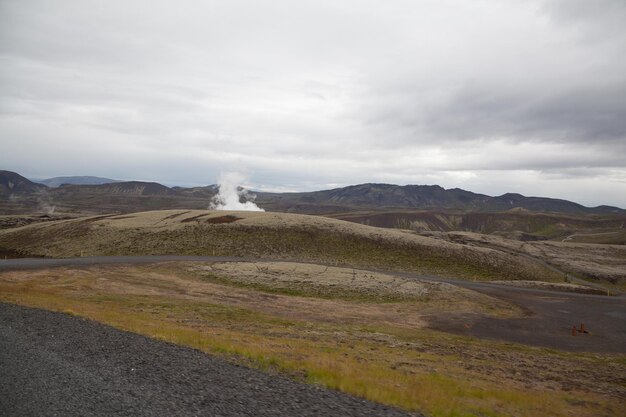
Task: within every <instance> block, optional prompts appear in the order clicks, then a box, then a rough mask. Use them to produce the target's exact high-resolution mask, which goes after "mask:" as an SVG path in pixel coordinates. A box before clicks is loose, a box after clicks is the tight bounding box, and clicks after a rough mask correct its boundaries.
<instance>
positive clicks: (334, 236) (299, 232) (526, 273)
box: [0, 210, 563, 281]
mask: <svg viewBox="0 0 626 417" xmlns="http://www.w3.org/2000/svg"><path fill="white" fill-rule="evenodd" d="M0 250H3V251H5V252H12V253H16V252H17V253H20V254H22V255H27V256H51V257H71V256H80V255H81V254H82V255H85V256H87V255H144V254H146V255H150V254H154V255H157V254H163V255H167V254H176V255H224V256H241V257H252V258H267V259H284V260H288V259H297V260H299V261H316V262H322V263H330V264H339V265H349V266H361V267H374V268H384V269H401V270H411V271H418V272H420V273H424V274H436V275H445V276H452V277H459V278H466V279H531V280H536V279H541V280H547V281H554V280H556V281H562V280H563V277H562V275H560V274H556V273H554V272H553V271H551V270H549V269H547V268H545V267H543V266H541V265H539V264H537V263H536V262H532V261H529V260H528V259H526V258H524V257H521V256H515V255H511V254H509V253H505V252H499V251H497V250H493V249H489V248H479V247H471V246H467V245H461V244H457V243H453V242H446V241H444V240H441V239H433V238H428V237H423V236H419V235H417V234H415V233H411V232H408V231H401V230H392V229H381V228H375V227H370V226H364V225H359V224H354V223H349V222H344V221H340V220H334V219H328V218H323V217H317V216H305V215H296V214H285V213H259V212H216V211H205V210H202V211H200V210H195V211H190V210H174V211H171V210H170V211H152V212H143V213H133V214H128V215H117V216H114V215H109V216H98V217H90V218H81V219H75V220H63V221H51V222H46V223H39V224H32V225H28V226H24V227H20V228H14V229H8V230H4V231H0Z"/></svg>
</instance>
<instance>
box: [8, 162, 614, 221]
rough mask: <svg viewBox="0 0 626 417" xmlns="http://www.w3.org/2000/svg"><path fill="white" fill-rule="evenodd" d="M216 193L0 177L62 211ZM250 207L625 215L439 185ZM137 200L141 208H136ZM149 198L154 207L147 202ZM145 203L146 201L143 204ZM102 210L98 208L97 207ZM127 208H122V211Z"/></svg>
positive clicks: (280, 197) (196, 199) (369, 187)
mask: <svg viewBox="0 0 626 417" xmlns="http://www.w3.org/2000/svg"><path fill="white" fill-rule="evenodd" d="M217 191H218V187H217V186H215V185H207V186H204V187H191V188H184V187H167V186H165V185H162V184H160V183H157V182H146V181H121V182H114V183H104V184H89V185H81V184H64V185H61V186H59V187H56V188H49V187H47V186H45V185H42V184H37V183H34V182H32V181H30V180H28V179H27V178H25V177H23V176H21V175H19V174H17V173H15V172H11V171H0V199H2V200H5V201H6V204H8V203H10V201H9V200H11V199H12V198H13V199H15V198H17V197H20V198H22V200H27V198H28V197H29V196H30V197H32V196H34V195H36V194H38V193H39V194H40V193H42V192H45V193H46V195H47V196H48V197H49V198H50V200H51V201H52V202H54V204H56V205H58V206H60V207H62V206H63V205H64V204H67V205H68V206H69V207H72V208H74V209H76V208H81V207H82V208H88V209H92V210H94V209H96V211H98V210H99V211H102V210H105V209H107V208H109V209H110V210H112V211H130V210H132V209H135V208H141V209H145V208H153V209H169V208H189V209H196V208H206V207H207V206H208V204H209V201H210V199H211V198H212V197H213V196H214V195H215V194H216V193H217ZM253 193H254V194H256V196H257V198H256V200H255V201H256V203H257V204H258V205H259V206H260V207H262V208H264V209H266V210H269V211H284V212H294V213H302V214H328V213H338V212H353V211H358V210H363V209H369V210H386V209H411V210H429V209H438V210H442V209H443V210H452V211H455V210H458V211H464V212H467V211H471V212H504V211H509V210H512V209H520V210H529V211H533V212H556V213H570V214H626V210H624V209H621V208H619V207H614V206H608V205H600V206H597V207H585V206H583V205H581V204H578V203H575V202H572V201H568V200H563V199H555V198H548V197H526V196H523V195H521V194H518V193H505V194H502V195H500V196H495V197H492V196H488V195H486V194H480V193H474V192H471V191H467V190H463V189H460V188H451V189H445V188H443V187H441V186H439V185H417V184H410V185H396V184H384V183H364V184H356V185H350V186H346V187H339V188H334V189H329V190H320V191H310V192H290V193H269V192H258V191H253ZM138 198H140V199H141V204H139V205H137V204H136V203H137V201H139V200H137V199H138ZM150 198H152V199H154V201H148V200H149V199H150ZM146 199H147V200H146ZM100 200H102V201H105V202H106V203H107V204H108V203H110V204H112V205H110V206H106V205H103V206H102V207H100V206H99V205H98V204H99V201H100ZM126 205H127V206H126ZM0 210H1V208H0Z"/></svg>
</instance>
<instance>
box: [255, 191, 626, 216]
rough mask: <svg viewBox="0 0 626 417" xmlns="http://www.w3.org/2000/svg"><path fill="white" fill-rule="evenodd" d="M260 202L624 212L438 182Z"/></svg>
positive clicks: (346, 207)
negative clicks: (492, 193)
mask: <svg viewBox="0 0 626 417" xmlns="http://www.w3.org/2000/svg"><path fill="white" fill-rule="evenodd" d="M256 202H257V203H258V204H259V206H261V207H264V208H266V209H270V210H273V211H289V212H298V213H309V214H313V213H315V214H324V213H336V212H339V211H355V210H362V209H398V208H401V209H409V208H410V209H420V210H422V209H438V210H441V209H447V210H461V211H495V212H501V211H507V210H511V209H514V208H518V209H525V210H531V211H537V212H558V213H572V214H573V213H578V214H586V213H593V214H624V213H626V211H625V210H622V209H620V208H618V207H611V206H599V207H595V208H590V207H585V206H582V205H580V204H577V203H573V202H571V201H566V200H559V199H553V198H544V197H525V196H523V195H521V194H511V193H508V194H504V195H501V196H498V197H490V196H488V195H485V194H477V193H473V192H470V191H465V190H461V189H459V188H453V189H448V190H446V189H444V188H442V187H440V186H438V185H392V184H360V185H352V186H348V187H343V188H336V189H332V190H324V191H313V192H305V193H257V200H256Z"/></svg>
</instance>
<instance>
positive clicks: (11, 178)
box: [0, 171, 48, 198]
mask: <svg viewBox="0 0 626 417" xmlns="http://www.w3.org/2000/svg"><path fill="white" fill-rule="evenodd" d="M47 188H48V187H46V186H45V185H42V184H37V183H34V182H32V181H31V180H29V179H28V178H25V177H22V176H21V175H20V174H18V173H16V172H12V171H0V198H8V197H9V196H11V195H12V194H18V195H27V194H32V193H38V192H40V191H42V190H46V189H47Z"/></svg>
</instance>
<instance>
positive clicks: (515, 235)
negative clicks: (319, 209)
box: [327, 209, 626, 244]
mask: <svg viewBox="0 0 626 417" xmlns="http://www.w3.org/2000/svg"><path fill="white" fill-rule="evenodd" d="M327 216H329V217H333V218H336V219H341V220H346V221H350V222H354V223H361V224H367V225H370V226H376V227H386V228H400V229H408V230H414V231H416V232H432V231H439V232H449V231H455V230H458V231H470V232H478V233H486V234H499V235H501V236H504V237H507V238H511V239H516V240H522V241H534V240H547V239H555V240H564V239H567V240H571V241H579V242H585V241H589V242H591V243H612V244H625V243H626V240H625V239H624V232H625V231H626V229H624V225H625V224H626V214H622V215H619V214H613V215H599V214H586V215H581V214H567V213H536V212H532V211H529V210H524V209H513V210H508V211H504V212H467V213H466V212H446V211H438V210H393V209H389V210H371V211H354V212H347V213H338V214H328V215H327Z"/></svg>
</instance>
